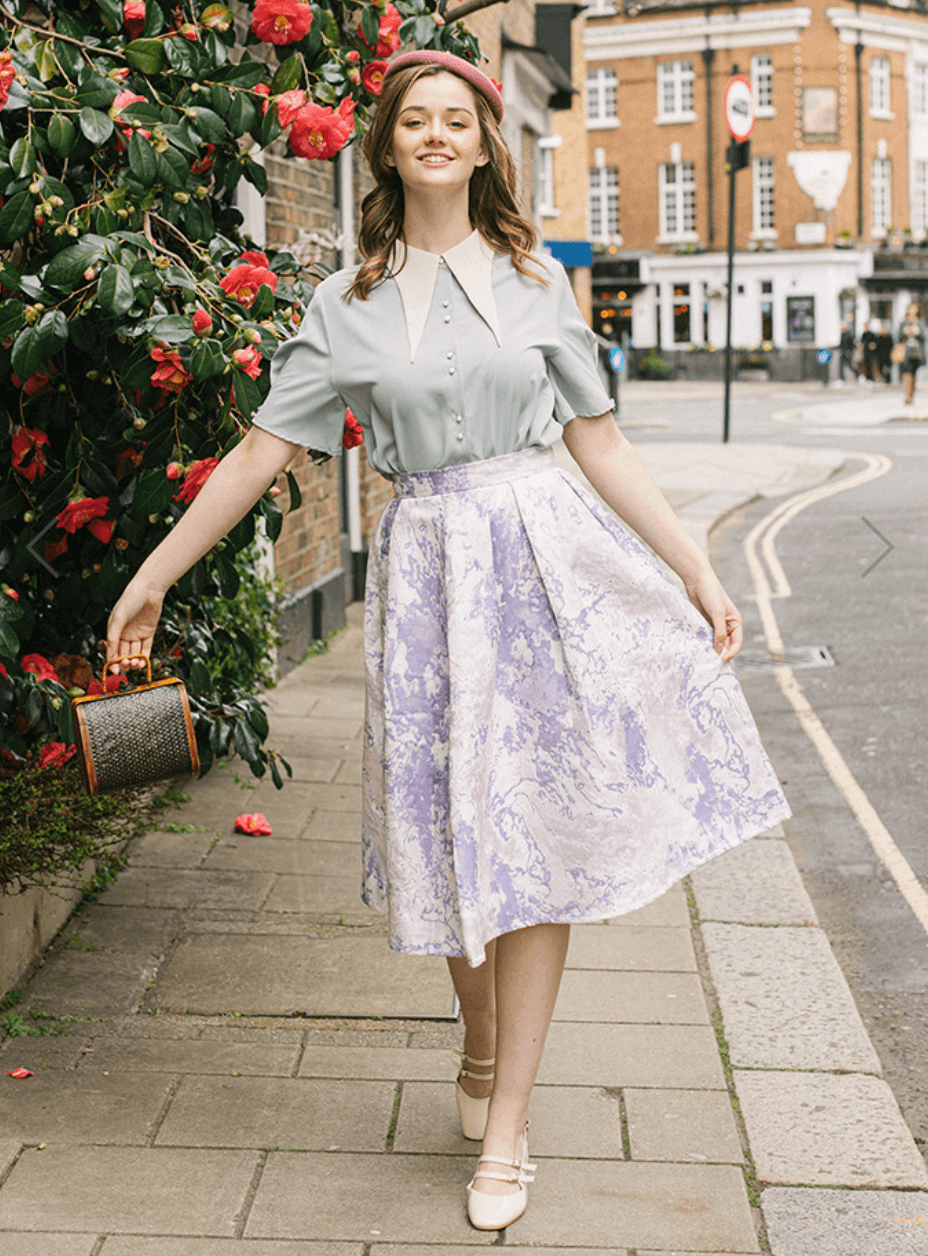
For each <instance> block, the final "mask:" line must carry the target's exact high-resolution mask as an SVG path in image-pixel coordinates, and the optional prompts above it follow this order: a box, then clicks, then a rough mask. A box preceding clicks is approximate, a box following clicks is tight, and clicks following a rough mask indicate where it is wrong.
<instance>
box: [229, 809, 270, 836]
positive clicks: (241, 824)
mask: <svg viewBox="0 0 928 1256" xmlns="http://www.w3.org/2000/svg"><path fill="white" fill-rule="evenodd" d="M235 831H236V833H250V834H252V836H254V837H270V836H271V835H272V834H273V832H274V830H273V829H272V828H271V826H270V824H269V823H268V819H267V816H263V815H261V813H260V812H255V813H254V814H253V815H243V816H239V817H238V818H237V819H236V821H235Z"/></svg>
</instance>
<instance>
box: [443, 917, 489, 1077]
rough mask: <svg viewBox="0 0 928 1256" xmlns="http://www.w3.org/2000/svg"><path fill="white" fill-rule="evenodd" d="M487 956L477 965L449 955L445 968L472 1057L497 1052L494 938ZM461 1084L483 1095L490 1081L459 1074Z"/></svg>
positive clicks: (473, 1069) (478, 1069) (484, 1057)
mask: <svg viewBox="0 0 928 1256" xmlns="http://www.w3.org/2000/svg"><path fill="white" fill-rule="evenodd" d="M486 952H487V957H486V960H485V961H484V962H483V963H482V964H481V965H480V967H479V968H471V966H470V964H468V962H467V960H466V959H459V958H456V957H455V958H452V957H449V958H448V968H449V970H450V972H451V980H452V982H453V983H454V989H455V993H456V994H457V996H458V999H459V1000H460V1003H461V1013H462V1015H463V1017H464V1050H465V1052H466V1053H467V1054H468V1055H469V1056H470V1058H471V1060H492V1059H493V1057H494V1056H495V1055H496V975H495V969H496V939H495V938H494V939H493V940H492V941H491V942H488V943H487V946H486ZM468 1068H469V1070H470V1071H471V1072H472V1073H478V1074H479V1073H492V1072H493V1066H492V1065H491V1064H488V1065H485V1066H480V1065H475V1064H469V1065H468ZM460 1080H461V1086H462V1088H463V1089H464V1091H465V1093H466V1094H468V1095H471V1096H472V1097H473V1098H474V1099H485V1098H486V1097H487V1095H488V1094H489V1093H490V1091H491V1090H492V1089H493V1083H492V1082H482V1081H479V1080H478V1079H477V1078H474V1077H462V1078H461V1079H460Z"/></svg>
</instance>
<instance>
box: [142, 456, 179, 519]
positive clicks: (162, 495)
mask: <svg viewBox="0 0 928 1256" xmlns="http://www.w3.org/2000/svg"><path fill="white" fill-rule="evenodd" d="M174 487H175V486H174V482H173V481H172V480H169V479H168V477H167V476H166V475H165V474H164V467H152V469H151V470H150V471H143V472H142V474H141V476H140V477H139V482H138V485H137V487H136V490H135V496H134V497H133V498H132V511H133V514H135V515H145V516H148V515H155V514H160V513H161V511H163V510H164V509H166V507H167V505H168V503H169V502H170V500H171V493H172V492H173V490H174Z"/></svg>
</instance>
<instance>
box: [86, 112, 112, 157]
mask: <svg viewBox="0 0 928 1256" xmlns="http://www.w3.org/2000/svg"><path fill="white" fill-rule="evenodd" d="M113 129H114V128H113V119H112V118H111V117H110V116H109V114H108V113H101V112H100V110H99V109H91V108H90V106H89V105H85V106H84V108H83V109H82V110H81V130H82V131H83V133H84V135H85V137H86V138H87V139H88V140H90V142H91V144H95V145H96V146H97V147H99V146H100V145H101V144H105V143H106V141H107V140H108V139H109V138H110V136H111V135H112V134H113Z"/></svg>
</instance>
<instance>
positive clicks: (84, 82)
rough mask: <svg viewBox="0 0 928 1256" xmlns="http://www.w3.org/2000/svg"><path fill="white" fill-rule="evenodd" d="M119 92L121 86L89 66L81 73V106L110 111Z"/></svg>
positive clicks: (79, 91)
mask: <svg viewBox="0 0 928 1256" xmlns="http://www.w3.org/2000/svg"><path fill="white" fill-rule="evenodd" d="M119 92H120V87H119V85H118V84H117V83H114V82H113V80H112V79H111V78H107V76H106V75H105V74H102V73H101V72H100V71H99V70H96V69H93V68H92V67H91V66H87V67H86V68H85V69H84V71H83V72H82V73H81V77H80V86H79V89H78V93H77V101H78V104H80V105H90V107H91V108H92V109H108V108H109V107H110V105H111V104H112V103H113V101H114V100H115V99H116V97H117V96H118V95H119ZM7 108H9V106H7Z"/></svg>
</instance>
